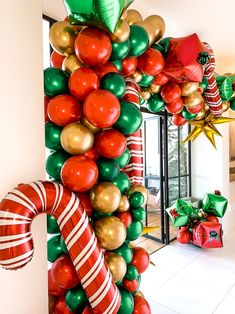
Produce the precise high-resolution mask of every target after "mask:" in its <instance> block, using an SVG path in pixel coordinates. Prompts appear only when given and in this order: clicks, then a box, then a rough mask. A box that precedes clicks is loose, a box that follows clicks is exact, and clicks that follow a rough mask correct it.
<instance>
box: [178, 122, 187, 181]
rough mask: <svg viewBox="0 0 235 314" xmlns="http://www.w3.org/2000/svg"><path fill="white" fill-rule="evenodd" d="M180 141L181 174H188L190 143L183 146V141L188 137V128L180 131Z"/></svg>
mask: <svg viewBox="0 0 235 314" xmlns="http://www.w3.org/2000/svg"><path fill="white" fill-rule="evenodd" d="M179 136H180V138H179V140H180V174H181V175H184V174H188V143H186V144H183V143H182V142H183V140H184V139H185V138H186V137H187V136H188V126H183V127H181V128H180V129H179Z"/></svg>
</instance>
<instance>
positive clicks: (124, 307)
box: [118, 289, 134, 314]
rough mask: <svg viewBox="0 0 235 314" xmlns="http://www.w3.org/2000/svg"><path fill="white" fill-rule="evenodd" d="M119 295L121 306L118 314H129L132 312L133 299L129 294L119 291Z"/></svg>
mask: <svg viewBox="0 0 235 314" xmlns="http://www.w3.org/2000/svg"><path fill="white" fill-rule="evenodd" d="M119 291H120V294H121V304H120V308H119V311H118V314H131V313H132V312H133V310H134V299H133V296H132V295H131V293H130V292H127V291H126V290H124V289H119Z"/></svg>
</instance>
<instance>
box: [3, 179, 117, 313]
mask: <svg viewBox="0 0 235 314" xmlns="http://www.w3.org/2000/svg"><path fill="white" fill-rule="evenodd" d="M41 213H47V214H51V215H53V216H54V217H55V218H56V220H57V222H58V224H59V227H60V230H61V234H62V236H63V238H64V240H65V243H66V246H67V248H68V250H69V254H70V257H71V259H72V261H73V264H74V267H75V269H76V271H77V273H78V276H79V278H80V280H81V284H82V286H83V288H84V289H85V291H86V294H87V296H88V299H89V302H90V304H91V307H92V308H93V311H94V313H97V314H115V313H117V312H118V309H119V306H120V295H119V291H118V289H117V287H116V285H115V284H114V283H113V281H112V276H111V274H110V271H109V269H108V267H107V265H106V263H105V261H104V256H103V254H102V252H101V250H100V248H99V246H98V244H97V239H96V236H95V233H94V231H93V229H92V227H91V226H90V224H89V222H88V217H87V215H86V212H85V211H84V210H83V209H82V207H81V206H80V204H79V198H78V197H76V196H75V194H74V193H72V192H70V191H68V190H66V189H64V187H63V186H62V185H61V184H57V183H53V182H42V181H38V182H33V183H29V184H22V185H20V186H19V187H17V188H15V189H14V190H13V191H12V192H10V193H9V194H8V195H7V196H6V197H5V198H4V199H3V201H2V202H1V203H0V265H2V267H4V268H6V269H14V270H15V269H18V268H21V267H23V266H25V265H26V264H27V263H28V262H29V261H30V260H31V258H32V256H33V240H32V233H31V223H32V220H33V219H34V218H35V217H36V216H37V215H39V214H41Z"/></svg>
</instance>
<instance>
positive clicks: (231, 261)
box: [200, 247, 235, 272]
mask: <svg viewBox="0 0 235 314" xmlns="http://www.w3.org/2000/svg"><path fill="white" fill-rule="evenodd" d="M200 258H201V259H204V260H206V261H207V260H211V262H212V263H214V264H217V265H219V266H220V267H225V268H230V269H232V270H233V271H234V272H235V250H230V248H226V247H224V248H219V249H208V250H205V251H204V252H203V254H202V255H201V256H200Z"/></svg>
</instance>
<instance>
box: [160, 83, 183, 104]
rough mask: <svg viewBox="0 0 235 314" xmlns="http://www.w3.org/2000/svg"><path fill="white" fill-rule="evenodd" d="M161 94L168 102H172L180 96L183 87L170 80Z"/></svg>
mask: <svg viewBox="0 0 235 314" xmlns="http://www.w3.org/2000/svg"><path fill="white" fill-rule="evenodd" d="M161 96H162V98H163V100H164V101H165V102H166V103H172V102H174V101H176V100H177V99H179V98H180V96H181V88H180V86H179V85H178V84H176V83H172V82H169V83H167V84H166V85H164V86H163V87H162V90H161Z"/></svg>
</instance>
